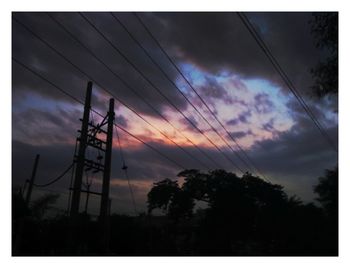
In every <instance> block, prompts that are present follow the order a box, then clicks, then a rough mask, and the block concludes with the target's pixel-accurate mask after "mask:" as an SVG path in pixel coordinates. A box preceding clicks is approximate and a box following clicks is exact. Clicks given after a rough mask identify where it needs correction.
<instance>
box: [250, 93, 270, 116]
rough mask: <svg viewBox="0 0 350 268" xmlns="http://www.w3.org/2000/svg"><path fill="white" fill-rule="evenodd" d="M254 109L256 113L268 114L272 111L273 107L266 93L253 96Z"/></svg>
mask: <svg viewBox="0 0 350 268" xmlns="http://www.w3.org/2000/svg"><path fill="white" fill-rule="evenodd" d="M254 101H255V104H254V107H255V109H256V111H257V112H258V113H265V114H266V113H270V112H272V111H273V110H274V108H275V105H274V104H273V102H272V101H271V100H270V97H269V95H267V94H266V93H259V94H257V95H255V96H254Z"/></svg>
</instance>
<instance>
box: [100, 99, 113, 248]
mask: <svg viewBox="0 0 350 268" xmlns="http://www.w3.org/2000/svg"><path fill="white" fill-rule="evenodd" d="M107 116H108V120H107V124H108V125H107V140H106V152H105V163H104V171H103V182H102V197H101V208H100V224H101V228H102V241H103V246H104V248H105V250H108V247H109V243H108V241H109V224H108V220H109V219H108V218H109V213H108V211H109V204H110V201H109V184H110V177H111V160H112V142H113V125H114V99H110V100H109V110H108V114H107Z"/></svg>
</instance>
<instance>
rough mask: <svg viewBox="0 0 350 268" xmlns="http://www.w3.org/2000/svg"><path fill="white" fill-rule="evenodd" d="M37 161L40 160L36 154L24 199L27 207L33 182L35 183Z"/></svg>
mask: <svg viewBox="0 0 350 268" xmlns="http://www.w3.org/2000/svg"><path fill="white" fill-rule="evenodd" d="M39 159H40V154H37V155H36V157H35V161H34V166H33V171H32V176H31V177H30V180H29V186H28V190H27V195H26V199H25V202H26V205H27V207H28V206H29V202H30V197H31V196H32V191H33V185H34V181H35V175H36V170H37V168H38V164H39Z"/></svg>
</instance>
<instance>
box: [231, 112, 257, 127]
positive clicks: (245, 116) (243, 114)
mask: <svg viewBox="0 0 350 268" xmlns="http://www.w3.org/2000/svg"><path fill="white" fill-rule="evenodd" d="M251 116H252V112H251V111H250V110H248V111H244V112H241V113H240V114H239V115H238V116H237V117H236V118H234V119H231V120H229V121H228V122H227V124H228V125H232V126H235V125H237V124H239V123H248V118H249V117H251Z"/></svg>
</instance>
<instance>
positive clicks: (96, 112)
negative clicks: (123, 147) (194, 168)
mask: <svg viewBox="0 0 350 268" xmlns="http://www.w3.org/2000/svg"><path fill="white" fill-rule="evenodd" d="M12 60H13V61H14V62H16V63H18V64H19V65H21V66H22V67H23V68H25V69H26V70H28V71H29V72H31V73H32V74H34V75H36V76H38V77H39V78H41V79H42V80H44V81H45V82H47V83H49V84H50V85H51V86H53V87H54V88H56V89H57V90H59V91H60V92H62V93H64V94H65V95H67V96H69V97H70V98H72V99H73V100H75V101H76V102H78V103H80V104H81V105H83V106H84V102H83V101H80V100H78V99H77V98H75V97H73V96H72V95H70V94H69V93H67V92H66V91H65V90H63V89H62V88H60V87H59V86H57V85H56V84H54V83H52V82H51V81H49V80H48V79H47V78H45V77H43V76H42V75H41V74H39V73H37V72H36V71H34V70H33V69H31V68H30V67H28V66H27V65H25V64H24V63H22V62H20V61H19V60H17V59H16V58H14V57H12ZM91 111H93V112H94V113H95V114H97V115H98V116H100V117H102V118H104V116H103V115H102V114H101V113H99V112H98V111H96V110H94V109H92V108H91ZM114 125H115V126H116V127H117V128H119V129H120V130H122V131H123V132H125V133H126V134H128V135H129V136H131V137H133V138H134V139H136V140H137V141H139V142H140V143H142V144H143V145H145V146H147V147H148V148H150V149H151V150H153V151H155V152H156V153H158V154H159V155H161V156H162V157H163V158H165V159H167V160H168V161H169V162H172V163H173V164H174V165H176V166H177V167H179V168H180V169H186V168H185V167H183V166H182V165H181V164H179V163H177V162H176V161H175V160H173V159H171V158H170V157H168V156H167V155H165V154H163V153H162V152H160V151H159V150H158V149H156V148H155V147H153V146H152V145H150V144H148V143H147V142H145V141H143V140H142V139H140V138H139V137H137V136H135V135H134V134H132V133H130V132H129V131H127V130H126V129H125V128H123V127H121V126H119V125H116V124H115V123H114Z"/></svg>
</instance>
